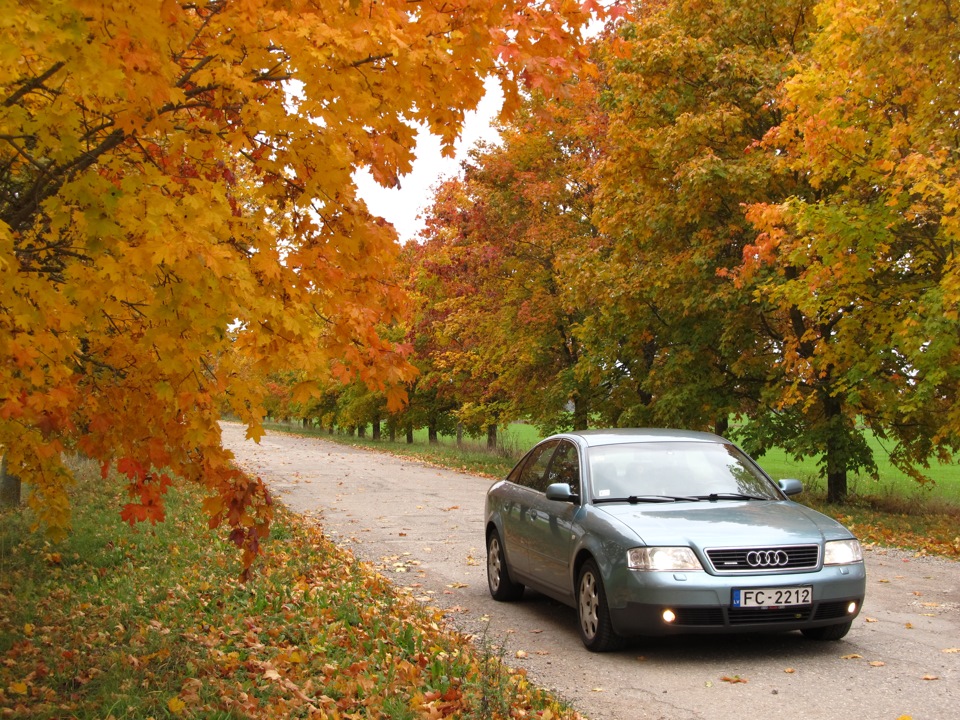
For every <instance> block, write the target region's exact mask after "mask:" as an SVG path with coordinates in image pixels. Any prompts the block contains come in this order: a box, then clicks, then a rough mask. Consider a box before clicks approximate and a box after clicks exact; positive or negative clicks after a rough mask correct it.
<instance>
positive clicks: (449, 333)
mask: <svg viewBox="0 0 960 720" xmlns="http://www.w3.org/2000/svg"><path fill="white" fill-rule="evenodd" d="M595 93H596V88H595V85H594V84H593V83H592V82H591V81H590V79H589V78H587V77H579V78H577V80H576V81H575V82H571V83H570V84H569V86H568V88H567V92H566V94H565V97H564V99H562V100H556V99H549V98H544V97H542V96H540V95H536V94H535V95H533V96H532V97H531V98H530V99H529V100H528V101H527V102H526V103H525V105H524V107H523V108H522V110H521V112H520V113H518V115H517V117H516V118H515V119H514V120H513V121H512V122H511V123H510V124H509V125H506V126H504V127H503V129H502V144H501V145H500V146H497V147H488V148H483V149H482V150H479V151H477V152H475V154H474V156H473V157H472V158H471V160H470V161H469V163H467V164H465V172H464V177H463V178H462V179H460V180H456V181H451V182H450V183H448V184H447V185H446V186H445V187H443V188H441V189H440V192H439V193H438V195H437V198H436V201H435V203H434V204H433V206H432V207H431V208H430V210H429V212H428V216H427V217H428V223H427V231H426V233H425V239H424V242H423V245H422V248H421V249H420V251H419V253H420V255H419V263H420V265H419V267H420V268H422V272H424V273H425V274H426V275H427V277H428V278H429V281H430V282H429V283H425V282H423V281H421V287H422V288H423V291H422V295H423V297H424V300H425V301H426V302H428V303H429V304H430V305H429V312H430V313H432V314H433V315H434V325H433V327H432V333H433V336H434V338H435V340H434V345H433V349H435V351H436V354H435V356H434V364H435V366H436V368H437V371H438V372H439V373H440V375H441V377H443V378H444V379H446V380H447V381H448V382H449V383H452V384H453V386H454V387H455V388H456V392H457V395H458V397H459V398H460V400H461V402H463V405H464V408H462V409H461V411H460V412H461V416H467V417H469V416H471V415H473V416H481V417H482V415H483V413H484V412H486V413H487V415H488V417H489V419H490V420H492V421H493V422H499V423H503V422H504V421H505V420H509V419H513V418H517V417H525V418H528V419H530V420H531V421H532V422H535V423H537V424H540V425H541V426H542V427H545V428H546V427H556V426H557V425H571V424H572V425H573V426H574V427H580V428H583V427H586V425H587V423H588V420H589V415H590V408H591V402H592V397H593V395H594V394H596V391H595V389H594V388H592V387H591V385H590V381H589V378H584V377H581V376H579V375H578V374H577V372H576V367H577V365H578V362H579V361H580V356H581V342H580V340H579V339H578V337H577V335H576V331H577V327H578V326H579V324H580V323H581V322H582V318H583V317H584V315H585V314H586V312H587V311H586V307H587V305H588V303H589V299H588V298H587V295H588V293H587V292H586V288H585V284H584V282H583V279H582V277H581V276H580V273H581V270H582V261H583V258H584V257H585V256H587V255H588V254H589V253H591V252H592V251H593V250H594V249H595V247H596V230H595V228H594V227H593V225H592V222H591V215H592V206H593V201H592V195H593V185H592V182H591V180H590V175H589V170H590V168H591V167H592V165H593V164H594V163H595V162H596V159H597V158H598V157H599V154H600V146H601V144H602V142H603V137H604V131H605V128H604V125H603V122H602V115H601V114H600V113H599V112H597V113H591V109H592V108H594V107H595V104H594V103H595ZM425 312H426V311H425ZM533 388H535V392H530V390H531V389H533ZM568 407H569V408H572V410H571V411H569V412H570V417H566V413H567V412H568ZM558 418H562V419H561V420H560V422H558V421H557V419H558Z"/></svg>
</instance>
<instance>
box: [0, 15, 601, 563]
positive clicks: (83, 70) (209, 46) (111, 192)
mask: <svg viewBox="0 0 960 720" xmlns="http://www.w3.org/2000/svg"><path fill="white" fill-rule="evenodd" d="M0 18H2V19H0V27H2V28H3V31H4V33H5V38H6V41H5V42H4V43H3V45H2V48H0V140H2V147H0V357H2V358H3V361H2V364H0V447H2V449H3V451H4V454H5V455H6V456H7V457H8V460H9V463H10V465H11V467H12V468H13V469H14V470H15V471H16V472H17V474H19V475H20V476H21V477H22V479H23V481H24V482H25V483H27V484H29V485H30V487H31V493H30V498H29V499H30V503H31V505H32V506H33V507H34V509H35V510H36V511H37V513H38V514H39V516H40V518H41V519H42V520H43V521H44V522H45V523H46V524H47V525H48V527H49V528H50V529H51V530H52V531H54V532H58V531H59V532H62V531H64V530H66V528H67V527H68V524H69V503H68V495H67V487H68V485H69V481H70V478H69V471H68V470H67V469H66V467H65V466H64V465H63V464H62V463H61V462H60V455H61V453H62V452H64V451H80V452H83V453H86V454H87V455H89V456H91V457H93V458H96V459H97V460H99V461H100V462H101V463H102V464H103V467H104V471H106V469H107V468H108V466H110V465H111V464H115V465H116V467H117V468H118V469H119V470H120V471H121V472H122V473H124V474H126V475H127V477H128V478H129V479H130V491H131V496H132V497H131V502H130V503H129V504H127V505H126V507H125V508H124V510H123V517H125V518H126V519H129V520H130V521H131V522H134V521H137V520H144V519H150V520H158V519H161V518H162V516H163V510H162V496H163V493H164V491H165V489H166V487H167V485H168V484H169V482H170V480H169V476H170V475H178V476H182V477H184V478H187V479H189V480H193V481H196V482H198V483H200V484H201V485H203V486H205V487H206V488H207V490H208V491H209V492H210V499H209V500H208V502H207V506H206V507H207V511H208V512H209V514H210V516H211V522H213V523H215V524H216V523H221V522H226V523H228V524H229V525H230V526H231V527H232V528H233V531H232V537H233V539H234V540H235V541H236V542H238V543H239V544H241V545H243V546H244V548H245V561H246V562H247V563H248V564H249V562H250V561H251V560H252V558H253V556H254V554H255V553H256V550H257V545H258V542H259V539H260V538H261V537H262V536H263V533H264V532H265V528H266V524H267V522H268V520H269V515H270V504H269V498H268V497H267V496H266V494H265V492H264V489H263V487H262V484H261V483H259V481H258V480H256V479H248V478H245V477H243V476H242V475H240V474H239V473H238V472H236V471H234V470H233V469H232V468H231V466H230V463H229V460H230V458H229V456H228V454H227V453H226V452H225V451H223V450H222V448H221V445H220V441H219V427H218V424H217V421H218V419H219V413H220V403H219V402H218V398H220V397H223V396H225V397H227V398H228V401H229V406H230V408H231V409H232V410H233V411H234V412H235V413H237V414H238V415H239V416H240V417H241V418H242V419H243V420H244V421H245V422H246V423H247V424H248V426H249V433H250V434H251V435H252V436H254V437H256V436H258V435H259V433H260V429H259V419H260V417H261V414H262V411H261V410H260V404H261V398H262V395H261V393H260V391H259V390H258V388H257V387H256V386H252V385H250V384H249V382H248V381H247V380H248V378H249V377H251V373H253V375H254V376H259V377H262V376H266V375H267V374H268V373H270V372H272V371H276V370H283V369H288V368H295V369H298V370H301V371H303V372H304V373H305V376H306V377H307V378H308V379H309V383H310V385H306V386H301V387H297V388H294V400H300V399H303V398H304V397H306V396H307V395H309V393H310V392H311V388H312V386H313V383H314V382H315V381H320V382H326V381H327V380H329V379H330V378H333V379H335V380H339V381H343V382H348V381H351V380H352V379H355V378H359V379H360V380H362V381H364V382H366V383H368V384H369V385H371V386H372V387H375V388H377V389H383V390H386V392H387V393H388V394H389V395H390V397H391V400H392V402H393V403H398V402H400V401H401V400H402V382H403V380H405V379H406V378H407V377H408V376H409V366H408V365H407V363H406V362H405V360H404V358H403V353H402V352H400V350H399V349H398V348H397V347H396V346H395V345H394V344H392V343H390V342H389V341H387V340H386V339H384V338H383V337H382V336H381V334H380V332H379V329H380V328H383V327H389V325H390V323H391V322H392V321H393V320H394V319H395V318H396V317H398V316H399V315H400V314H401V313H402V312H403V311H404V300H403V297H402V293H401V292H400V290H399V289H398V288H397V287H395V286H390V285H389V284H387V283H385V282H382V279H384V278H385V277H387V271H388V269H389V267H390V265H391V264H392V263H393V262H394V260H395V255H396V246H395V234H394V232H393V231H392V229H391V228H389V227H388V226H386V225H385V224H383V223H382V222H378V221H377V220H376V219H375V218H372V217H371V216H370V215H369V214H368V213H367V211H366V209H365V207H364V205H363V203H362V202H361V201H360V200H359V199H358V198H357V197H356V191H355V187H354V183H353V180H352V173H353V172H354V170H355V169H357V168H360V167H364V166H366V167H369V168H370V169H371V170H372V172H373V175H374V177H375V178H377V179H378V180H379V181H380V182H382V183H392V182H395V181H396V178H397V177H398V176H399V175H401V174H403V173H404V172H406V171H408V170H409V169H410V163H411V159H412V156H413V147H414V138H415V132H416V130H415V127H414V125H415V124H416V123H421V124H423V125H425V126H426V127H428V128H429V129H430V130H431V131H433V132H435V133H436V134H438V135H440V137H441V138H442V139H443V141H444V143H445V147H446V148H447V150H448V151H450V152H452V143H453V141H454V139H455V138H456V136H457V133H458V131H459V128H460V125H461V122H462V119H463V114H464V112H465V111H466V110H467V109H469V108H471V107H474V106H475V105H476V103H477V102H478V101H479V99H480V97H481V95H482V93H483V79H484V77H485V76H487V75H489V74H493V75H496V76H498V77H499V78H500V80H501V84H502V85H503V87H504V88H505V92H506V97H507V103H506V111H510V110H511V109H512V108H514V107H516V105H517V103H518V99H519V86H520V83H521V82H522V81H526V82H530V83H532V84H535V85H541V86H544V87H551V86H552V85H555V84H556V81H557V80H559V79H561V78H562V77H563V76H564V75H565V74H566V73H568V72H569V71H570V69H571V68H573V67H575V66H576V65H577V64H578V62H579V60H580V59H581V57H582V52H580V51H578V50H576V48H575V41H576V39H577V37H578V33H579V28H580V27H581V25H582V24H583V23H584V22H585V21H586V20H587V19H588V15H587V14H586V13H585V12H583V11H582V10H581V9H580V7H579V5H577V4H576V3H564V4H562V5H561V6H560V7H559V8H558V7H554V6H552V5H550V6H547V5H541V4H540V3H538V2H535V1H534V0H504V1H502V2H498V3H495V4H492V5H491V4H490V3H489V2H471V1H469V0H467V1H466V2H459V3H455V4H453V5H451V4H447V3H438V4H434V3H431V2H424V3H416V4H410V3H408V2H405V1H404V0H377V2H371V1H370V0H356V1H355V2H350V3H347V4H344V3H341V2H340V1H339V0H336V1H334V0H320V1H319V2H316V1H314V2H306V1H305V0H293V1H292V2H290V1H288V0H285V1H284V2H279V1H278V0H277V1H273V0H267V1H266V2H258V3H249V2H243V1H241V0H201V1H200V2H178V1H176V0H165V1H164V2H162V3H160V4H158V5H155V6H154V5H151V6H149V7H148V8H144V7H143V6H142V5H141V4H137V3H133V2H129V0H108V2H92V1H88V0H78V2H71V3H52V4H51V3H47V4H44V5H36V4H29V3H28V4H23V3H13V2H9V1H8V0H4V3H3V7H2V12H0ZM571 48H572V49H571ZM521 76H522V77H521Z"/></svg>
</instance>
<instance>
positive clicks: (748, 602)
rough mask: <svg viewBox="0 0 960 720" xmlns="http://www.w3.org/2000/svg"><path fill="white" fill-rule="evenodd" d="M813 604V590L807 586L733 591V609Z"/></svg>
mask: <svg viewBox="0 0 960 720" xmlns="http://www.w3.org/2000/svg"><path fill="white" fill-rule="evenodd" d="M811 604H813V588H812V587H811V586H809V585H805V586H803V587H789V588H783V587H780V588H777V587H770V588H749V589H743V590H734V591H733V606H734V607H735V608H748V607H751V608H758V607H789V606H791V605H811Z"/></svg>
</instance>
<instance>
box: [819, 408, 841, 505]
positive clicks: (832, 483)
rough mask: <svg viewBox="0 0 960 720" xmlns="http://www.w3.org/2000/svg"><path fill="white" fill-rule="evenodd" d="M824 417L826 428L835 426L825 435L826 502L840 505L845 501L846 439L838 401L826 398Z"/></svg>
mask: <svg viewBox="0 0 960 720" xmlns="http://www.w3.org/2000/svg"><path fill="white" fill-rule="evenodd" d="M823 406H824V416H825V418H826V421H827V424H828V427H829V426H830V425H836V426H837V427H836V429H835V431H833V432H830V433H829V434H828V435H827V449H826V460H827V502H828V503H842V502H844V501H845V500H846V499H847V462H846V460H847V458H846V457H844V456H845V454H846V452H847V450H846V447H845V446H846V445H847V442H846V438H845V437H844V431H845V429H844V428H841V427H840V426H841V425H842V422H841V415H842V414H843V408H842V406H841V403H840V400H839V399H838V398H835V397H829V396H828V397H826V398H825V399H824V401H823Z"/></svg>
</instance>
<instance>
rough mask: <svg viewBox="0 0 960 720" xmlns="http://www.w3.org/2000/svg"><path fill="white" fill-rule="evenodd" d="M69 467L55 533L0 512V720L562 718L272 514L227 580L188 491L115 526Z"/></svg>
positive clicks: (92, 481)
mask: <svg viewBox="0 0 960 720" xmlns="http://www.w3.org/2000/svg"><path fill="white" fill-rule="evenodd" d="M76 474H77V478H78V482H77V484H76V486H75V488H74V491H73V494H72V507H73V512H74V518H73V524H74V527H73V531H72V533H71V535H70V536H69V537H68V539H67V540H65V541H64V542H61V543H53V542H50V541H48V540H46V539H45V538H44V537H43V536H42V535H38V534H36V533H33V532H31V531H30V527H29V526H30V523H31V518H30V515H29V513H28V512H26V511H10V510H8V511H4V512H3V513H0V716H2V717H3V718H31V719H40V720H42V719H44V718H64V717H70V718H81V719H85V718H91V719H92V718H114V719H115V720H120V719H121V718H150V717H153V718H168V717H182V718H288V717H289V718H296V717H314V716H322V714H323V713H326V714H327V716H343V717H391V718H411V719H412V718H418V717H424V716H434V715H435V716H441V715H443V716H446V715H448V714H457V715H459V716H461V717H471V716H472V717H490V718H498V717H508V716H510V715H511V713H515V714H526V715H532V716H535V715H536V714H537V713H538V712H540V711H543V710H546V709H549V710H550V711H551V712H552V714H553V715H554V716H556V717H561V718H571V719H572V718H577V717H579V716H578V715H577V714H576V713H574V712H573V711H571V710H570V709H569V708H566V707H565V706H563V705H561V704H560V703H558V702H557V701H556V700H554V699H553V698H552V697H550V696H549V695H547V694H546V693H543V692H541V691H540V690H538V689H536V688H535V687H532V686H530V685H529V684H528V682H527V681H526V679H525V677H524V676H523V674H522V672H517V671H512V670H509V669H508V668H507V667H506V666H505V665H504V664H503V663H502V662H501V659H500V653H498V651H497V649H496V648H492V647H490V646H489V645H488V644H487V643H479V644H477V643H474V642H473V641H472V640H471V639H470V638H467V637H465V636H463V635H460V634H458V633H456V632H454V631H453V630H452V629H450V628H449V626H448V625H447V624H446V623H445V621H444V619H443V616H442V614H441V613H440V611H439V610H437V609H435V608H430V607H425V606H423V605H421V604H419V603H417V602H416V601H414V600H413V599H412V598H411V597H410V596H408V595H405V594H403V593H401V592H400V591H398V590H396V589H395V588H394V587H393V586H392V585H391V584H390V583H389V582H388V581H387V580H386V579H385V578H383V577H382V576H380V575H378V574H376V573H375V572H373V571H372V570H371V569H370V568H369V567H367V566H365V565H363V564H361V563H358V562H357V561H356V560H355V559H354V558H353V556H352V555H351V554H349V553H348V552H346V551H344V550H342V549H340V548H337V547H336V546H335V545H333V544H332V543H331V542H330V541H329V540H327V539H326V538H325V537H324V536H323V533H322V531H321V530H320V529H319V528H317V527H316V526H312V525H309V524H307V523H305V522H304V521H302V520H300V519H299V518H297V517H296V516H292V515H290V514H289V513H286V512H285V511H283V510H282V508H278V517H277V519H276V520H275V522H274V525H273V529H272V534H271V538H270V540H269V541H268V542H267V543H265V550H264V554H263V556H262V557H261V558H260V559H259V560H258V563H257V565H256V568H255V572H254V574H253V577H252V579H250V580H249V581H248V582H247V583H245V584H243V583H240V582H239V581H238V578H239V577H240V572H241V567H240V564H239V562H240V553H239V551H238V550H237V548H235V547H233V546H232V545H229V544H226V543H224V542H223V541H222V539H221V537H222V533H220V532H217V531H211V530H208V529H207V526H206V519H205V518H204V517H203V515H202V512H201V508H200V498H199V494H198V492H197V490H196V489H195V488H192V487H190V488H184V487H179V486H176V487H174V488H173V489H172V490H171V491H170V493H169V494H168V496H167V520H166V522H164V523H161V524H158V525H155V526H154V525H139V526H137V527H134V528H131V527H129V526H128V525H126V524H124V523H123V522H121V521H120V519H119V510H120V507H121V506H122V504H123V502H124V501H125V494H124V488H123V485H122V483H121V482H120V481H119V480H118V479H117V478H109V479H108V480H106V481H103V480H101V478H100V475H99V471H98V469H97V468H96V467H95V466H91V465H83V464H80V465H78V466H77V470H76ZM515 716H516V715H515Z"/></svg>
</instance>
